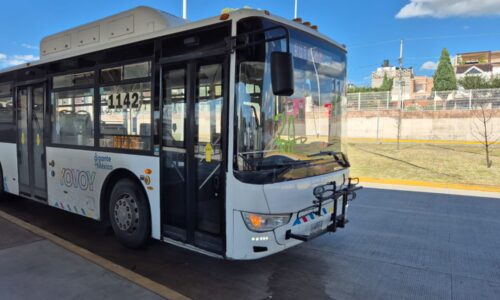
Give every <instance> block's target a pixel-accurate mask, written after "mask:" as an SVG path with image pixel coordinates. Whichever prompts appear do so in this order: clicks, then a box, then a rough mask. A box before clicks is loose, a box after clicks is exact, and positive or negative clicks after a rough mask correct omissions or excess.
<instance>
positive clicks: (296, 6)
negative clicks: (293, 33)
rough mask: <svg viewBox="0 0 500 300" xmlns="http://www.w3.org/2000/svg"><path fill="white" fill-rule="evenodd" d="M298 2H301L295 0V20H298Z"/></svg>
mask: <svg viewBox="0 0 500 300" xmlns="http://www.w3.org/2000/svg"><path fill="white" fill-rule="evenodd" d="M298 2H299V0H295V13H294V17H293V18H294V19H297V17H298V11H297V9H298Z"/></svg>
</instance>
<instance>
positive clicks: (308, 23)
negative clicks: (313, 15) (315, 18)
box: [302, 22, 311, 27]
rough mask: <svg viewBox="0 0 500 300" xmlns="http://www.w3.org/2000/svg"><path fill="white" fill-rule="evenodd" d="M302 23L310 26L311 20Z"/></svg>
mask: <svg viewBox="0 0 500 300" xmlns="http://www.w3.org/2000/svg"><path fill="white" fill-rule="evenodd" d="M302 24H304V25H305V26H308V27H309V26H311V22H304V23H302Z"/></svg>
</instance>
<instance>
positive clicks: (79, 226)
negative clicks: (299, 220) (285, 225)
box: [0, 189, 500, 299]
mask: <svg viewBox="0 0 500 300" xmlns="http://www.w3.org/2000/svg"><path fill="white" fill-rule="evenodd" d="M0 209H1V210H3V211H5V212H7V213H9V214H11V215H14V216H16V217H18V218H20V219H22V220H25V221H27V222H30V223H32V224H34V225H36V226H38V227H41V228H43V229H45V230H47V231H49V232H52V233H54V234H56V235H58V236H60V237H62V238H64V239H66V240H69V241H71V242H72V243H75V244H77V245H79V246H81V247H83V248H85V249H88V250H90V251H91V252H93V253H95V254H97V255H100V256H102V257H104V258H106V259H109V260H111V261H113V262H115V263H117V264H119V265H122V266H124V267H126V268H129V269H131V270H133V271H135V272H137V273H139V274H141V275H144V276H146V277H148V278H150V279H152V280H154V281H156V282H158V283H161V284H164V285H166V286H168V287H169V288H171V289H174V290H176V291H178V292H180V293H181V294H184V295H186V296H188V297H191V298H193V299H235V298H239V299H265V298H273V299H285V298H286V299H291V298H294V299H297V298H307V299H391V298H392V299H436V298H437V299H473V298H477V299H485V298H489V299H493V298H496V297H497V296H495V295H498V294H499V293H500V234H499V232H500V219H499V218H498V213H499V212H500V199H492V198H480V197H465V196H455V195H444V194H431V193H417V192H407V191H390V190H383V189H365V190H363V191H361V192H360V193H359V197H358V199H357V200H356V201H354V202H352V203H351V206H350V208H349V219H350V221H351V222H350V223H349V224H348V226H347V227H346V229H343V230H340V231H338V232H337V233H335V234H330V235H325V236H322V237H320V238H318V239H316V240H314V241H311V242H309V243H306V244H303V245H301V246H299V247H295V248H293V249H290V250H288V251H286V252H283V253H279V254H277V255H274V256H271V257H268V258H265V259H261V260H258V261H223V260H218V259H214V258H210V257H207V256H203V255H200V254H196V253H193V252H190V251H187V250H184V249H180V248H177V247H174V246H170V245H167V244H163V243H160V242H154V243H152V245H151V246H150V247H149V248H148V249H145V250H140V251H137V250H129V249H125V248H123V247H122V246H121V245H120V244H118V242H116V241H115V239H114V238H113V236H112V233H110V231H109V230H108V229H106V228H105V227H103V226H102V225H101V224H99V223H97V222H94V221H92V220H87V219H84V218H82V217H80V216H76V215H72V214H69V213H67V212H64V211H60V210H58V209H54V208H50V207H46V206H44V205H41V204H38V203H34V202H30V201H27V200H22V199H19V198H16V197H12V198H10V199H7V201H3V202H0ZM1 255H5V254H3V253H2V252H1V251H0V256H1ZM47 259H48V260H49V259H56V258H55V257H47ZM75 276H76V275H75ZM33 280H36V278H35V279H33ZM29 284H30V283H29V282H26V283H25V285H26V288H29ZM58 295H61V294H58Z"/></svg>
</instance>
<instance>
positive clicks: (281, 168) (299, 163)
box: [276, 160, 313, 176]
mask: <svg viewBox="0 0 500 300" xmlns="http://www.w3.org/2000/svg"><path fill="white" fill-rule="evenodd" d="M311 162H313V160H305V161H304V160H299V161H295V162H293V163H287V164H283V165H281V166H276V167H277V169H279V171H278V174H276V176H281V175H283V174H285V173H286V172H288V171H290V170H293V169H295V168H296V167H299V166H306V165H310V164H311Z"/></svg>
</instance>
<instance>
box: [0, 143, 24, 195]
mask: <svg viewBox="0 0 500 300" xmlns="http://www.w3.org/2000/svg"><path fill="white" fill-rule="evenodd" d="M0 164H1V165H2V170H3V178H1V180H3V182H4V187H5V191H6V192H8V193H11V194H14V195H19V181H18V178H17V176H18V172H17V145H16V144H10V143H0Z"/></svg>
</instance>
